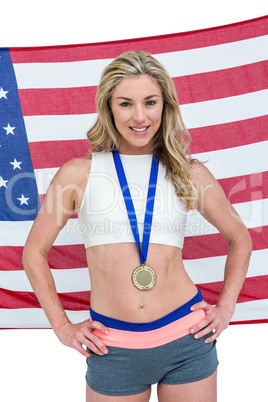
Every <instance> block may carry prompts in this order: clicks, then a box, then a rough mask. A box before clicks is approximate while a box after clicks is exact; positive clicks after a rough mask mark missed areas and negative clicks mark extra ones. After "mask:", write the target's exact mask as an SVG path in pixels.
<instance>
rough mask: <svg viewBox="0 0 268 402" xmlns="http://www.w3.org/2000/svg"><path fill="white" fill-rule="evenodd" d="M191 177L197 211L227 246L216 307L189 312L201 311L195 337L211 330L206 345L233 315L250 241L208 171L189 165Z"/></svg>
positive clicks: (245, 270) (244, 270)
mask: <svg viewBox="0 0 268 402" xmlns="http://www.w3.org/2000/svg"><path fill="white" fill-rule="evenodd" d="M191 178H192V180H194V181H195V183H196V184H197V186H198V190H199V194H200V204H199V207H198V211H199V212H200V214H201V215H202V216H203V217H204V218H205V219H206V220H207V221H208V222H210V223H211V224H212V225H213V226H215V227H216V228H217V229H218V230H219V232H220V233H221V234H222V235H223V237H224V238H225V239H226V240H227V242H228V245H229V250H228V256H227V260H226V264H225V273H224V281H223V286H222V289H221V292H220V295H219V298H218V301H217V304H216V306H215V307H212V306H210V305H209V304H208V303H206V302H204V301H203V302H200V303H197V304H196V305H194V306H193V310H194V309H198V308H203V309H204V310H205V312H206V318H205V319H204V320H203V321H202V322H200V323H199V324H198V325H196V326H195V327H194V328H192V331H191V332H192V333H196V332H198V333H197V334H196V335H195V337H201V336H204V335H206V334H208V333H209V332H211V331H214V330H215V332H214V334H213V336H211V337H209V338H207V339H206V342H211V341H213V340H214V339H216V338H217V337H218V336H219V335H220V333H221V332H222V331H223V330H224V329H225V328H227V326H228V325H229V322H230V320H231V318H232V316H233V314H234V311H235V305H236V301H237V298H238V295H239V293H240V290H241V288H242V285H243V283H244V280H245V277H246V274H247V270H248V265H249V260H250V256H251V250H252V241H251V237H250V235H249V232H248V230H247V229H246V227H245V225H244V224H243V222H242V220H241V219H240V217H239V215H238V214H237V212H236V211H235V209H234V208H233V207H232V205H231V204H230V203H229V202H228V200H227V198H226V196H225V194H224V192H223V190H222V188H221V187H220V185H219V183H218V182H217V181H216V179H215V178H214V177H213V176H212V174H211V173H210V172H209V170H208V169H207V168H206V167H205V166H204V165H202V164H201V163H199V162H193V164H192V168H191ZM204 327H206V328H204ZM202 328H203V329H202Z"/></svg>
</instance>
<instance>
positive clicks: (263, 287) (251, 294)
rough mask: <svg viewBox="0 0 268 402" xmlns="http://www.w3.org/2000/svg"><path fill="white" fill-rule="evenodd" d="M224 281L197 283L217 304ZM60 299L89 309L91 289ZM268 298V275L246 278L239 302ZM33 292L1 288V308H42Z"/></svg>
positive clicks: (67, 305) (65, 304)
mask: <svg viewBox="0 0 268 402" xmlns="http://www.w3.org/2000/svg"><path fill="white" fill-rule="evenodd" d="M222 284H223V282H222V281H221V282H212V283H205V284H197V287H198V288H199V289H200V291H201V293H202V295H203V298H204V300H205V301H206V302H207V303H209V304H216V303H217V300H218V297H219V294H220V291H221V288H222ZM59 298H60V301H61V303H62V305H63V308H64V309H67V310H89V300H90V291H87V292H74V293H59ZM267 298H268V275H264V276H258V277H252V278H246V279H245V282H244V285H243V287H242V289H241V292H240V294H239V297H238V300H237V302H238V303H245V302H250V301H255V300H262V299H267ZM40 307H41V306H40V304H39V302H38V300H37V297H36V295H35V294H34V293H33V292H13V291H10V290H6V289H0V308H12V309H16V308H40Z"/></svg>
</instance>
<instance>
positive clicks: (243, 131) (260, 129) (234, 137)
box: [29, 116, 268, 169]
mask: <svg viewBox="0 0 268 402" xmlns="http://www.w3.org/2000/svg"><path fill="white" fill-rule="evenodd" d="M267 127H268V116H263V117H257V118H254V119H249V120H243V121H237V122H233V123H227V124H221V125H217V126H210V127H202V128H197V129H192V130H190V131H191V134H192V137H193V142H192V144H191V147H190V148H191V152H192V153H201V152H209V151H213V150H217V149H227V148H232V147H238V146H243V145H249V144H251V143H255V142H261V141H265V140H267V133H266V131H267ZM29 147H30V152H31V157H32V163H33V167H34V169H48V168H51V167H60V166H62V165H63V163H65V162H67V161H69V160H70V159H72V158H76V157H77V158H80V157H83V156H86V155H88V152H89V150H90V144H89V142H88V140H87V139H85V140H65V141H42V142H32V143H29Z"/></svg>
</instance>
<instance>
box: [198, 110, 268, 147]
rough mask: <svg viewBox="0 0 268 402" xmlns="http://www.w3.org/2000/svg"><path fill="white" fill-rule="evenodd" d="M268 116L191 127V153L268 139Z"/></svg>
mask: <svg viewBox="0 0 268 402" xmlns="http://www.w3.org/2000/svg"><path fill="white" fill-rule="evenodd" d="M267 127H268V116H267V115H266V116H260V117H255V118H253V119H247V120H241V121H234V122H232V123H225V124H218V125H215V126H207V127H198V128H194V129H190V133H191V136H192V144H191V146H190V151H191V153H193V154H195V153H200V152H210V151H216V150H221V149H228V148H234V147H239V146H242V145H249V144H252V143H257V142H261V141H267Z"/></svg>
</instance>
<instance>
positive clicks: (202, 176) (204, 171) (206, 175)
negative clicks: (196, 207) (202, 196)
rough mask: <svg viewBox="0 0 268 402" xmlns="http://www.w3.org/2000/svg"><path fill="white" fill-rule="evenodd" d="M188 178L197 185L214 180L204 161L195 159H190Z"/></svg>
mask: <svg viewBox="0 0 268 402" xmlns="http://www.w3.org/2000/svg"><path fill="white" fill-rule="evenodd" d="M190 179H191V180H193V181H194V182H195V183H196V184H197V186H198V187H199V186H202V185H206V184H208V183H212V182H214V181H215V180H216V179H215V177H214V176H213V175H212V173H211V172H210V170H209V169H208V168H207V167H206V166H205V165H204V163H202V162H199V161H198V160H196V159H194V160H192V161H191V169H190Z"/></svg>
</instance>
